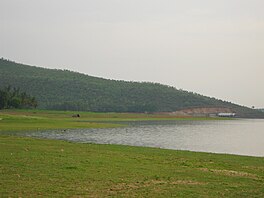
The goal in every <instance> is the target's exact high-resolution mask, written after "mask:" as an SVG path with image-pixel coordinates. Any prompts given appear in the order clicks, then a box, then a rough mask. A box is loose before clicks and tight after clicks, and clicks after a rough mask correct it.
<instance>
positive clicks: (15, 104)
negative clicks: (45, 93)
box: [0, 86, 37, 109]
mask: <svg viewBox="0 0 264 198" xmlns="http://www.w3.org/2000/svg"><path fill="white" fill-rule="evenodd" d="M31 107H33V108H36V107H37V101H36V99H35V97H31V96H29V95H27V94H26V93H25V92H20V89H19V88H13V89H12V88H11V86H7V87H5V88H3V89H0V109H10V108H31Z"/></svg>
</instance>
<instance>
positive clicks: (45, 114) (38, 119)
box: [0, 110, 223, 131]
mask: <svg viewBox="0 0 264 198" xmlns="http://www.w3.org/2000/svg"><path fill="white" fill-rule="evenodd" d="M75 114H80V115H81V117H80V118H73V117H72V115H75ZM214 119H223V118H204V117H203V118H199V117H177V116H170V115H163V114H143V113H142V114H136V113H92V112H73V111H46V110H4V111H3V110H2V111H0V131H19V130H43V129H69V128H110V127H120V126H124V125H120V124H113V123H110V122H115V121H118V122H122V121H144V120H153V121H154V120H214ZM102 122H103V123H102ZM107 122H108V123H107Z"/></svg>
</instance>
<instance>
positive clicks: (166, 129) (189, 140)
mask: <svg viewBox="0 0 264 198" xmlns="http://www.w3.org/2000/svg"><path fill="white" fill-rule="evenodd" d="M126 124H128V126H127V127H124V128H113V129H74V130H66V131H63V130H52V131H37V132H25V133H24V134H23V135H26V136H33V137H41V138H49V139H62V140H69V141H74V142H89V143H99V144H123V145H132V146H147V147H159V148H167V149H177V150H191V151H205V152H214V153H230V154H239V155H251V156H264V120H257V119H256V120H251V119H239V120H226V121H223V120H218V121H158V122H157V121H144V122H128V123H126Z"/></svg>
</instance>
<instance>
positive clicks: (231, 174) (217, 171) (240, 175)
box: [199, 168, 258, 179]
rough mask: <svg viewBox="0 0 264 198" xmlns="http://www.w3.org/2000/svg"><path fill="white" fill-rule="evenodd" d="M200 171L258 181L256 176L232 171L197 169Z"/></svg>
mask: <svg viewBox="0 0 264 198" xmlns="http://www.w3.org/2000/svg"><path fill="white" fill-rule="evenodd" d="M199 170H201V171H205V172H212V173H216V174H221V175H226V176H231V177H247V178H252V179H258V176H257V175H255V174H252V173H247V172H242V171H234V170H218V169H208V168H199Z"/></svg>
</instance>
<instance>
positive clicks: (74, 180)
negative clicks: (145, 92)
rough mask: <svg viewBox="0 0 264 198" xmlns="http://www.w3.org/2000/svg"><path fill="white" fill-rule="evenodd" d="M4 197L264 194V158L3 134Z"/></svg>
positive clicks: (0, 178) (0, 191) (0, 192)
mask: <svg viewBox="0 0 264 198" xmlns="http://www.w3.org/2000/svg"><path fill="white" fill-rule="evenodd" d="M0 152H1V155H0V167H1V174H0V197H64V196H65V197H83V196H84V197H109V196H112V197H172V196H176V197H264V159H263V158H257V157H245V156H234V155H222V154H208V153H197V152H188V151H173V150H164V149H155V148H143V147H129V146H118V145H95V144H80V143H69V142H65V141H56V140H39V139H31V138H21V137H10V136H0Z"/></svg>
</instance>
